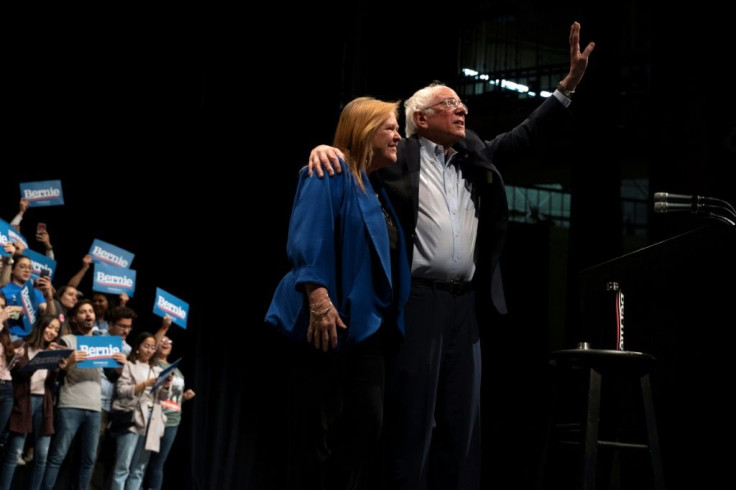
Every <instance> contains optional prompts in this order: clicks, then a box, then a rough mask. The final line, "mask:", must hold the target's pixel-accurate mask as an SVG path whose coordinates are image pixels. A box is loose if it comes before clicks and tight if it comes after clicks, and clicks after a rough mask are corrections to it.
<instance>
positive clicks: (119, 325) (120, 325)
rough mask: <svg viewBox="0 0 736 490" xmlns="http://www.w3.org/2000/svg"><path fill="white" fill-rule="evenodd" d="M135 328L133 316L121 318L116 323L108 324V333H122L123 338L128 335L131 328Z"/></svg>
mask: <svg viewBox="0 0 736 490" xmlns="http://www.w3.org/2000/svg"><path fill="white" fill-rule="evenodd" d="M132 328H133V319H132V318H121V319H119V320H118V321H116V322H115V323H112V324H110V325H109V326H108V333H109V334H110V335H120V336H121V337H122V338H123V340H125V339H126V338H127V337H128V334H129V333H130V330H131V329H132Z"/></svg>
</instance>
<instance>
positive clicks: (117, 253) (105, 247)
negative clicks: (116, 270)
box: [89, 239, 135, 269]
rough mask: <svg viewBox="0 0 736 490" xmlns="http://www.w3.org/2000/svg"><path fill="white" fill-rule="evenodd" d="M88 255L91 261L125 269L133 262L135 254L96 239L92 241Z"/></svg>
mask: <svg viewBox="0 0 736 490" xmlns="http://www.w3.org/2000/svg"><path fill="white" fill-rule="evenodd" d="M89 255H90V256H91V257H92V262H95V263H97V264H105V265H112V266H115V267H123V268H125V269H128V268H130V264H131V263H132V262H133V257H134V256H135V255H134V254H132V253H130V252H128V251H127V250H124V249H122V248H120V247H116V246H115V245H112V244H110V243H107V242H103V241H102V240H98V239H95V240H94V241H93V242H92V246H91V247H90V248H89Z"/></svg>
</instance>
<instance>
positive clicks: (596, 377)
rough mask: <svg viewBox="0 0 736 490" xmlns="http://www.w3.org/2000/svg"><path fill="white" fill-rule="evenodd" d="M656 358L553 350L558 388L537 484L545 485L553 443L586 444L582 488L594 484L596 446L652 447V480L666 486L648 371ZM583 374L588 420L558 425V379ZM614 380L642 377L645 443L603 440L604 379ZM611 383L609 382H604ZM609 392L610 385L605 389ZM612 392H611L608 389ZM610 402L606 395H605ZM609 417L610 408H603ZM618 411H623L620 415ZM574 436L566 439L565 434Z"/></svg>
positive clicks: (587, 489)
mask: <svg viewBox="0 0 736 490" xmlns="http://www.w3.org/2000/svg"><path fill="white" fill-rule="evenodd" d="M654 360H655V359H654V357H652V356H651V355H649V354H644V353H641V352H630V351H617V350H604V349H587V348H581V349H568V350H559V351H555V352H553V353H552V354H551V356H550V365H551V366H552V367H553V368H554V369H555V374H556V375H557V376H556V380H557V382H558V383H557V386H556V387H555V390H554V392H553V396H552V397H551V400H552V401H551V407H550V410H549V421H548V427H547V434H546V437H545V441H544V447H543V450H542V457H541V463H540V468H539V474H538V480H537V488H538V489H542V488H544V484H545V470H546V466H547V459H548V456H549V451H550V450H551V445H552V443H554V442H556V443H558V444H564V443H568V444H573V445H577V446H580V445H582V454H580V456H581V457H582V461H581V468H579V471H580V473H579V478H580V479H579V481H578V484H579V488H581V489H583V490H593V489H595V485H596V476H597V469H598V468H597V465H598V448H600V447H609V448H614V450H629V449H633V450H648V452H649V459H650V462H651V469H652V473H651V475H652V479H653V483H654V488H655V489H656V490H664V488H665V485H664V473H663V470H662V459H661V454H660V450H659V439H658V436H657V422H656V418H655V416H654V405H653V401H652V386H651V380H650V372H651V368H652V365H653V364H654ZM573 373H579V374H580V375H581V377H582V378H587V393H586V394H585V403H584V407H578V408H583V411H584V415H583V417H584V418H577V420H576V421H575V422H574V423H571V424H559V423H558V420H557V419H558V417H560V415H561V414H560V407H559V405H560V403H559V402H560V395H559V387H560V381H562V380H563V379H565V378H568V379H569V377H570V376H571V375H573ZM604 377H605V378H606V379H607V380H609V379H610V381H614V380H621V381H625V382H628V383H630V382H632V381H636V380H637V379H638V381H639V383H638V384H639V387H640V389H641V401H642V402H643V405H644V417H643V418H644V424H645V426H646V442H645V443H642V442H626V441H622V440H620V438H619V437H618V435H617V436H616V437H615V440H604V439H601V438H600V434H599V423H600V416H601V392H602V391H601V388H602V384H603V383H602V382H603V378H604ZM606 386H608V385H606ZM607 390H610V388H607ZM609 394H614V395H615V393H613V392H610V393H608V392H607V395H609ZM606 400H608V399H606ZM605 413H606V415H608V412H605ZM619 415H620V414H619ZM614 429H615V431H616V432H618V431H619V430H620V429H622V427H621V426H620V423H618V422H617V423H615V424H614ZM565 434H566V435H568V436H574V437H572V440H570V438H569V437H568V439H567V440H565V438H564V437H563V435H565Z"/></svg>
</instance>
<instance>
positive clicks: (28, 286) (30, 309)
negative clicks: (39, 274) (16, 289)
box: [19, 280, 38, 333]
mask: <svg viewBox="0 0 736 490" xmlns="http://www.w3.org/2000/svg"><path fill="white" fill-rule="evenodd" d="M19 303H20V306H22V307H23V316H22V319H23V330H25V331H26V332H28V333H30V332H31V330H33V325H35V324H36V319H37V318H38V316H37V312H38V305H37V304H36V295H35V294H33V281H30V280H29V281H26V283H25V284H24V285H23V287H22V288H20V301H19Z"/></svg>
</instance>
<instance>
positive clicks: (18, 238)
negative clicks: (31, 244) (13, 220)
mask: <svg viewBox="0 0 736 490" xmlns="http://www.w3.org/2000/svg"><path fill="white" fill-rule="evenodd" d="M8 236H9V237H10V241H11V242H13V243H20V244H21V245H23V248H24V249H26V250H27V249H28V240H26V239H25V237H23V235H21V234H20V233H18V230H16V229H15V228H13V227H12V226H10V227H9V228H8ZM23 253H24V254H25V250H24V251H23Z"/></svg>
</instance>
